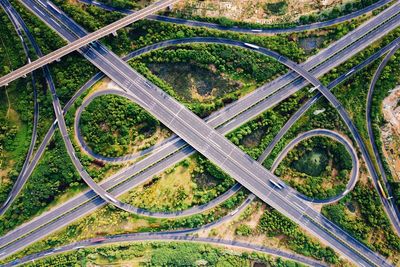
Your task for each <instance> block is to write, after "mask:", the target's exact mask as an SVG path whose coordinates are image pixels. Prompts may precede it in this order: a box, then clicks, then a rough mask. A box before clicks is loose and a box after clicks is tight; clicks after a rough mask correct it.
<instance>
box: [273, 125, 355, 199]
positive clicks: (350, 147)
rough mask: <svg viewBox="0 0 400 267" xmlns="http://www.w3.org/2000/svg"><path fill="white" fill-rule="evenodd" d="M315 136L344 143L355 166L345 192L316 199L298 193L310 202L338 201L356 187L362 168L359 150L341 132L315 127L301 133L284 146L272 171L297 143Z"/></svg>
mask: <svg viewBox="0 0 400 267" xmlns="http://www.w3.org/2000/svg"><path fill="white" fill-rule="evenodd" d="M315 136H325V137H329V138H332V139H334V140H336V141H338V142H339V143H341V144H342V145H344V147H345V148H346V150H347V152H348V153H349V155H350V157H351V161H352V165H353V168H352V170H351V173H350V179H349V182H348V183H347V185H346V188H345V190H344V191H343V192H341V193H340V194H338V195H336V196H333V197H330V198H326V199H314V198H310V197H308V196H306V195H304V194H301V193H299V192H298V193H297V195H298V196H299V197H300V198H302V199H304V200H306V201H310V202H313V203H318V204H329V203H332V202H336V201H338V200H339V199H341V198H343V197H344V196H346V195H347V193H349V192H350V191H351V190H352V189H353V188H354V186H355V185H356V183H357V179H358V173H359V169H360V165H359V162H358V157H357V151H356V150H355V149H354V147H353V145H352V144H351V143H350V141H349V140H347V139H346V137H344V136H342V135H341V134H339V133H337V132H335V131H332V130H327V129H314V130H311V131H307V132H303V133H301V134H299V135H298V136H297V137H296V138H294V139H293V140H292V141H290V142H289V144H287V145H286V146H285V147H284V148H283V150H282V151H281V152H280V153H279V154H278V156H277V157H276V159H275V161H274V163H273V164H272V167H271V171H272V172H273V173H274V172H275V170H276V169H277V168H278V166H279V164H280V163H281V162H282V160H283V159H284V158H285V157H286V155H287V153H289V151H290V150H292V149H293V148H294V147H295V146H296V145H298V144H299V143H300V142H302V141H304V140H306V139H309V138H311V137H315Z"/></svg>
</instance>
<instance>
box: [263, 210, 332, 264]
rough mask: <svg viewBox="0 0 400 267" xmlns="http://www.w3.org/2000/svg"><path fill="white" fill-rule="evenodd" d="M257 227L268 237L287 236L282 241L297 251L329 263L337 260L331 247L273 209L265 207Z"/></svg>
mask: <svg viewBox="0 0 400 267" xmlns="http://www.w3.org/2000/svg"><path fill="white" fill-rule="evenodd" d="M258 227H259V230H260V231H261V232H263V233H265V234H266V235H268V236H270V237H272V236H279V235H285V236H286V237H287V238H285V239H284V241H283V242H285V243H286V244H287V246H288V247H289V248H290V249H292V250H294V251H296V252H297V253H300V254H303V255H306V256H310V257H313V258H316V259H319V260H324V261H326V262H327V263H331V264H335V263H338V261H339V258H338V256H337V255H336V254H335V252H334V251H333V250H332V249H331V248H329V247H328V248H323V247H321V245H320V244H319V243H317V242H315V241H313V240H311V239H310V237H308V236H307V235H306V234H304V233H303V232H302V230H301V229H300V228H299V227H298V226H297V225H296V224H295V223H294V222H292V221H290V220H289V219H288V218H286V217H285V216H283V215H282V214H280V213H279V212H277V211H276V210H274V209H271V208H267V210H266V211H265V213H264V214H263V216H262V217H261V220H260V223H259V225H258Z"/></svg>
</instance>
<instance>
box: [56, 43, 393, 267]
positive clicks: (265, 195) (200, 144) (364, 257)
mask: <svg viewBox="0 0 400 267" xmlns="http://www.w3.org/2000/svg"><path fill="white" fill-rule="evenodd" d="M92 48H94V49H92ZM257 49H261V48H257ZM82 52H83V53H84V55H85V57H86V58H88V59H89V60H91V61H92V62H93V63H94V64H95V65H96V66H97V67H98V68H99V69H100V70H102V71H103V72H104V73H105V74H107V75H108V76H109V77H111V78H112V79H113V80H114V81H115V82H116V83H117V84H119V85H120V86H121V87H122V88H124V89H125V90H127V92H129V93H132V94H133V95H134V96H135V97H136V102H137V103H138V104H139V105H141V106H142V107H143V108H145V109H146V110H147V111H148V112H150V113H151V114H152V115H153V116H155V117H156V118H158V119H159V120H160V121H161V122H162V123H163V124H164V125H166V126H167V127H169V128H170V129H171V130H173V131H174V132H175V133H177V134H178V135H179V136H180V137H181V138H182V139H183V140H185V141H186V142H188V143H189V144H190V145H191V146H192V147H194V148H195V149H196V150H198V151H199V152H200V153H202V154H204V155H205V156H206V157H207V158H208V159H210V160H211V161H213V162H215V163H217V165H218V166H220V167H221V168H222V169H223V170H225V171H226V172H227V173H228V174H230V175H231V176H232V177H234V178H235V179H236V180H238V181H239V182H240V183H241V184H242V185H244V186H245V187H247V188H248V189H249V190H250V191H252V192H253V193H255V194H256V195H257V196H258V197H259V198H261V199H262V200H264V201H266V202H267V203H268V204H270V205H271V206H273V207H274V208H276V209H278V210H279V211H281V212H282V213H283V214H285V215H286V216H288V217H289V218H292V219H293V220H294V221H296V222H298V223H300V224H302V225H303V226H304V227H306V228H307V229H309V230H310V231H312V232H314V233H315V234H316V235H318V236H319V237H321V238H322V239H324V240H325V241H326V242H328V243H329V244H331V245H332V246H333V247H334V248H336V249H338V250H340V251H341V252H342V253H343V254H344V255H346V256H347V257H348V258H349V259H351V260H353V261H356V262H357V261H359V262H362V263H365V264H370V263H371V262H374V263H375V264H379V265H385V264H386V263H385V261H384V260H383V259H382V258H380V257H379V256H377V255H376V254H374V253H373V252H372V251H368V249H367V248H366V247H365V246H362V245H361V246H360V244H358V243H354V242H350V241H351V240H352V238H349V237H350V236H348V235H347V236H346V238H347V239H346V242H345V243H344V242H343V241H344V240H343V239H341V240H340V239H337V235H338V234H339V233H340V230H339V229H337V228H333V231H331V232H330V233H329V231H327V230H326V229H324V228H321V227H320V225H321V223H322V221H321V222H319V223H316V221H315V220H320V219H325V221H324V223H325V224H329V222H326V218H323V217H322V216H321V215H320V214H317V215H318V216H320V217H317V218H316V217H311V216H313V213H312V212H308V210H307V209H306V210H304V212H300V214H304V215H307V216H309V218H307V217H304V218H305V219H306V220H301V219H299V216H298V213H299V211H298V210H297V209H296V208H294V207H293V200H291V201H288V200H287V199H286V197H283V196H282V195H280V194H279V193H277V192H276V191H274V190H273V189H274V188H273V187H271V184H268V182H266V180H265V178H266V179H268V180H269V181H275V183H276V182H279V179H278V178H277V177H275V176H273V175H272V174H271V173H270V172H268V171H267V170H266V169H264V168H263V167H262V166H261V165H260V164H257V163H256V162H255V161H254V160H252V159H251V158H250V157H249V156H248V155H246V154H245V153H243V152H242V151H241V150H240V149H238V148H237V147H236V146H234V145H233V144H231V143H230V142H229V141H228V140H226V139H225V138H224V137H223V136H221V135H219V134H218V133H217V132H215V131H214V130H213V129H212V128H211V127H210V126H208V125H207V124H205V123H204V122H203V121H202V120H201V119H200V118H198V117H197V116H195V115H194V114H193V113H191V112H190V111H189V110H188V109H186V108H185V107H184V106H183V105H181V104H180V103H178V102H177V101H175V100H174V99H173V98H171V97H170V96H169V95H167V94H165V93H164V92H163V91H162V90H160V89H159V88H157V87H155V86H154V85H152V84H151V83H149V82H148V81H147V80H145V79H144V78H143V77H142V76H140V75H139V74H138V73H136V72H135V71H134V70H133V69H131V68H130V67H129V65H127V64H125V62H123V61H121V60H120V59H119V58H117V57H115V56H114V55H113V54H112V53H110V52H108V51H107V50H106V49H105V48H104V47H103V46H101V45H100V44H99V43H94V44H93V45H91V46H90V47H88V49H87V50H86V49H83V51H82ZM271 56H279V55H276V54H275V53H273V52H271ZM276 59H277V60H278V61H280V62H282V63H284V64H285V65H287V66H288V67H291V68H292V69H294V70H296V72H298V73H299V74H301V75H302V76H303V77H305V78H307V80H309V81H310V82H312V83H313V85H314V86H318V90H320V91H321V92H322V93H323V94H324V95H325V96H326V97H327V98H328V100H329V101H330V102H331V103H332V104H333V105H334V106H335V107H336V108H340V106H338V105H337V104H336V103H335V98H334V96H333V95H331V94H330V92H329V91H326V90H324V89H325V88H324V87H323V86H322V85H321V84H320V82H319V81H318V80H316V79H315V78H314V77H313V76H311V75H310V74H309V73H308V72H306V71H304V70H303V69H302V68H301V67H298V68H297V65H295V64H292V62H291V61H289V60H288V59H285V58H282V57H281V56H279V57H276ZM339 112H340V110H339ZM340 113H341V115H343V112H340ZM59 123H60V122H59ZM63 136H64V134H63ZM74 164H75V163H74ZM75 165H76V164H75ZM82 172H83V173H84V170H82ZM81 174H82V173H81ZM263 177H265V178H263ZM86 178H88V177H86ZM85 181H87V180H85ZM87 182H88V181H87ZM89 182H90V181H89ZM89 182H88V184H89V185H91V183H89ZM92 186H93V187H92ZM91 187H92V188H93V189H94V190H95V191H96V193H98V194H99V195H100V196H101V197H102V198H103V199H104V198H110V197H109V195H107V193H105V191H104V190H102V188H100V187H98V188H96V187H95V185H93V184H92V185H91ZM265 187H267V188H268V187H269V188H270V189H269V190H266V191H265V189H263V188H265ZM271 189H272V190H271ZM110 200H111V201H112V202H113V203H114V204H115V205H117V206H119V207H121V208H123V209H124V206H123V203H117V202H116V200H115V199H114V200H113V199H110ZM299 201H300V200H299ZM284 202H286V203H284ZM300 206H303V208H304V206H305V205H304V204H303V203H301V204H300ZM313 219H314V220H313ZM309 222H311V224H308V223H309ZM333 227H334V226H333ZM333 232H335V235H336V236H333V235H332V233H333ZM341 234H342V238H344V236H343V234H345V233H341ZM349 242H350V243H352V245H350V246H349ZM352 246H357V249H355V250H354V249H352V248H351V247H352ZM357 250H358V251H361V253H360V252H358V251H357Z"/></svg>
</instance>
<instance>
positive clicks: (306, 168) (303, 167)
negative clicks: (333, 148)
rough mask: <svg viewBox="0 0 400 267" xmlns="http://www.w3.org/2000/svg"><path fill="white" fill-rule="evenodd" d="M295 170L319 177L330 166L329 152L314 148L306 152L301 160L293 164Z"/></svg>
mask: <svg viewBox="0 0 400 267" xmlns="http://www.w3.org/2000/svg"><path fill="white" fill-rule="evenodd" d="M292 166H293V168H294V169H295V170H297V171H299V172H302V173H306V174H308V175H311V176H319V175H321V174H322V172H323V171H324V170H325V168H326V166H328V154H327V151H326V150H324V149H322V148H319V147H317V148H314V149H313V150H311V151H308V152H306V153H305V154H304V155H303V156H302V157H300V159H299V160H296V161H294V162H293V163H292Z"/></svg>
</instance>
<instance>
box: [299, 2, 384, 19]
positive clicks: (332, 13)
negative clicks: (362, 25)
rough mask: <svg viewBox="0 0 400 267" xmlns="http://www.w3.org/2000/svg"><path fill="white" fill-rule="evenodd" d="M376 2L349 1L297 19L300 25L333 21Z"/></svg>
mask: <svg viewBox="0 0 400 267" xmlns="http://www.w3.org/2000/svg"><path fill="white" fill-rule="evenodd" d="M375 2H378V0H357V1H349V2H347V3H345V4H342V5H337V6H335V7H332V8H329V9H326V10H324V11H323V12H321V13H312V14H309V15H303V16H301V17H300V19H299V23H300V24H303V25H304V24H310V23H314V22H318V21H326V20H331V19H335V18H338V17H341V16H344V15H346V14H349V13H352V12H355V11H357V10H359V9H362V8H365V7H367V6H370V5H372V4H373V3H375Z"/></svg>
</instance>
